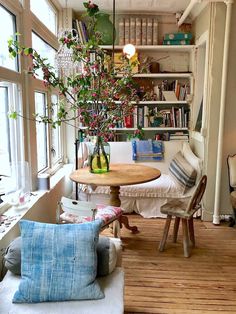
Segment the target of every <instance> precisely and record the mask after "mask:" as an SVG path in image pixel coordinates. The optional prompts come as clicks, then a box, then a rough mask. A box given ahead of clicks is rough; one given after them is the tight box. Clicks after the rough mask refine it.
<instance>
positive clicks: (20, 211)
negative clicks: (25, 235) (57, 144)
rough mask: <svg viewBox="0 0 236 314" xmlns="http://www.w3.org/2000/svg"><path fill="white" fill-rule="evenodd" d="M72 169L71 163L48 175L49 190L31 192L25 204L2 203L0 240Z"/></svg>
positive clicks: (0, 206)
mask: <svg viewBox="0 0 236 314" xmlns="http://www.w3.org/2000/svg"><path fill="white" fill-rule="evenodd" d="M72 169H73V165H72V164H67V165H64V166H63V167H62V168H60V169H59V170H58V171H57V172H56V173H55V174H54V175H53V176H51V177H50V190H42V191H34V192H32V194H31V196H30V201H29V202H27V203H26V204H25V205H21V206H11V205H9V204H7V203H2V204H1V205H0V212H1V211H2V213H1V214H0V222H1V221H2V219H6V220H5V223H4V224H3V223H2V224H1V225H0V241H1V240H2V239H3V237H4V236H6V234H7V233H8V232H9V231H10V230H11V229H12V228H13V227H14V226H15V225H16V224H17V223H18V222H19V221H20V220H21V219H22V218H23V217H24V216H25V215H26V214H27V212H28V211H29V210H30V209H31V208H32V207H33V206H34V205H35V204H36V203H37V202H38V201H39V200H40V199H41V198H42V197H43V196H44V195H45V194H47V193H50V191H52V190H53V189H54V188H55V187H56V185H57V184H58V183H59V182H60V181H61V180H62V179H63V178H64V177H66V176H69V175H70V173H71V171H72ZM4 206H5V211H4ZM9 206H10V207H9ZM1 208H2V210H1ZM3 211H4V212H3Z"/></svg>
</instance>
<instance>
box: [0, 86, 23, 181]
mask: <svg viewBox="0 0 236 314" xmlns="http://www.w3.org/2000/svg"><path fill="white" fill-rule="evenodd" d="M19 99H21V97H20V92H19V90H18V86H17V85H16V84H13V83H8V82H0V104H1V107H0V125H1V142H0V175H5V176H9V175H10V164H11V163H16V162H18V161H20V160H23V158H22V156H23V143H22V141H23V135H22V131H23V129H22V119H21V118H18V119H16V120H15V119H10V118H9V117H8V112H9V111H10V110H17V111H18V112H20V108H21V104H20V103H19Z"/></svg>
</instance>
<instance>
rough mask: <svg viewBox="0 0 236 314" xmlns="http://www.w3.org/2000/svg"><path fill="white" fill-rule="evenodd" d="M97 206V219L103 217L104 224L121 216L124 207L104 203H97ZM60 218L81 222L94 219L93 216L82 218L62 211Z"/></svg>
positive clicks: (71, 221)
mask: <svg viewBox="0 0 236 314" xmlns="http://www.w3.org/2000/svg"><path fill="white" fill-rule="evenodd" d="M96 207H97V213H96V215H95V219H101V220H102V222H103V224H102V226H103V225H106V224H108V223H109V222H112V221H113V220H115V219H117V218H119V216H120V215H121V214H122V208H120V207H115V206H110V205H102V204H97V205H96ZM60 218H61V220H64V221H66V222H70V223H81V222H86V221H92V217H85V218H83V219H82V220H81V217H79V216H77V215H75V214H70V213H66V212H64V213H62V214H61V215H60Z"/></svg>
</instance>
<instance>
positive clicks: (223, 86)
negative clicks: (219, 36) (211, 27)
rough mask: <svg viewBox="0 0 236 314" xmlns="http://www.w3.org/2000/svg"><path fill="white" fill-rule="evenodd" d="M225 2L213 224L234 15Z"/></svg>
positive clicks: (217, 207) (215, 221)
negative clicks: (231, 25) (231, 26)
mask: <svg viewBox="0 0 236 314" xmlns="http://www.w3.org/2000/svg"><path fill="white" fill-rule="evenodd" d="M225 4H226V5H227V11H226V21H225V39H224V52H223V67H222V81H221V97H220V119H219V132H218V148H217V164H216V185H215V202H214V214H213V224H215V225H219V223H220V188H221V173H222V155H223V136H224V118H225V100H226V87H227V71H228V56H229V36H230V22H231V15H232V14H231V13H232V4H233V0H228V1H225Z"/></svg>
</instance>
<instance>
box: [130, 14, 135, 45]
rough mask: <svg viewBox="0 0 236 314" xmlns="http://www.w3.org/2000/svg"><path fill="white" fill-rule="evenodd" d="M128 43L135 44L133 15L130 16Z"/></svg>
mask: <svg viewBox="0 0 236 314" xmlns="http://www.w3.org/2000/svg"><path fill="white" fill-rule="evenodd" d="M130 44H133V45H136V29H135V17H131V18H130Z"/></svg>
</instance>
